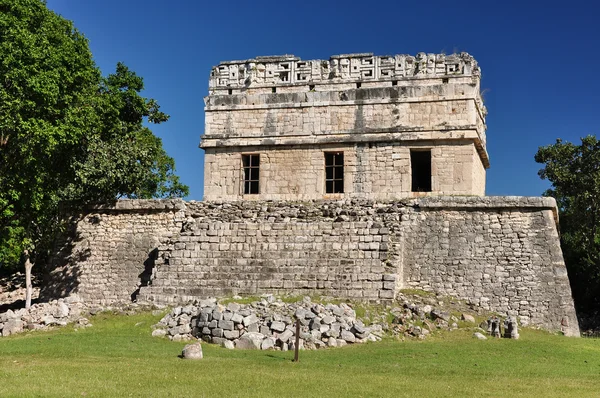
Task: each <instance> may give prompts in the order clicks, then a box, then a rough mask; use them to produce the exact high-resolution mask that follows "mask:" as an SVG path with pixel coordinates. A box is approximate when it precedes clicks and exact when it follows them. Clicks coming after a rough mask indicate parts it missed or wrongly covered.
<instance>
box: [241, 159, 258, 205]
mask: <svg viewBox="0 0 600 398" xmlns="http://www.w3.org/2000/svg"><path fill="white" fill-rule="evenodd" d="M242 165H243V167H244V195H258V193H259V186H258V181H259V179H260V178H259V173H260V155H259V154H250V155H242Z"/></svg>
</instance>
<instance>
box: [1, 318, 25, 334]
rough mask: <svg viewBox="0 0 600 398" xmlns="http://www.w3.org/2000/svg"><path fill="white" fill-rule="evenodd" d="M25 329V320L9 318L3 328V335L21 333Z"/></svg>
mask: <svg viewBox="0 0 600 398" xmlns="http://www.w3.org/2000/svg"><path fill="white" fill-rule="evenodd" d="M22 331H23V322H22V321H21V320H20V319H9V320H8V321H6V322H4V327H3V328H2V336H3V337H6V336H10V335H11V334H16V333H21V332H22Z"/></svg>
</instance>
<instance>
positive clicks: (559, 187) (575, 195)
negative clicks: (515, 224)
mask: <svg viewBox="0 0 600 398" xmlns="http://www.w3.org/2000/svg"><path fill="white" fill-rule="evenodd" d="M535 161H536V162H538V163H543V164H544V168H542V169H541V170H540V171H539V176H540V177H541V178H542V179H548V180H549V181H550V183H551V184H552V187H551V188H550V189H548V190H547V191H546V192H545V193H544V195H546V196H552V197H554V198H555V199H556V202H557V205H558V210H559V215H560V231H561V246H562V249H563V253H564V256H565V262H566V265H567V268H568V270H569V279H570V281H571V288H572V290H573V296H574V299H575V303H576V305H577V307H578V309H580V310H584V311H589V310H592V309H597V308H600V142H599V141H598V139H597V138H596V137H594V136H587V137H584V138H582V139H581V145H575V144H572V143H569V142H562V140H560V139H559V140H557V141H556V143H555V144H553V145H548V146H545V147H540V148H539V150H538V152H537V153H536V155H535Z"/></svg>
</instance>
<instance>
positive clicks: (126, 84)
mask: <svg viewBox="0 0 600 398" xmlns="http://www.w3.org/2000/svg"><path fill="white" fill-rule="evenodd" d="M143 88H144V86H143V80H142V78H141V77H139V76H137V75H136V74H135V73H133V72H132V71H130V70H129V69H128V68H127V67H126V66H125V65H123V64H121V63H119V64H118V65H117V68H116V72H115V73H114V74H111V75H109V76H108V77H106V78H103V77H102V76H101V74H100V71H99V69H98V68H97V66H96V65H95V63H94V61H93V59H92V54H91V52H90V50H89V46H88V42H87V40H86V38H85V37H84V36H83V35H82V34H81V33H79V32H78V31H77V30H76V29H75V28H74V27H73V24H72V23H71V22H70V21H68V20H66V19H64V18H62V17H60V16H58V15H56V14H55V13H53V12H52V11H50V10H48V8H47V7H46V4H45V2H44V1H42V0H0V267H9V266H14V264H18V263H24V264H25V269H26V274H27V276H28V277H29V276H30V273H31V267H32V266H33V264H34V263H36V262H41V261H43V260H44V259H45V257H46V256H47V255H48V253H49V250H50V247H51V244H52V241H53V239H54V238H55V235H56V233H57V231H58V230H59V229H60V227H61V223H60V214H59V205H60V204H61V203H68V204H69V206H71V208H73V209H76V208H77V207H81V206H83V205H85V204H86V203H88V202H93V201H105V200H110V199H116V198H120V197H131V198H150V197H177V196H184V195H186V194H187V192H188V188H187V187H186V186H185V185H183V184H181V183H180V181H179V179H178V177H177V176H176V175H175V174H174V161H173V159H172V158H170V157H169V156H168V155H167V154H166V153H165V151H164V149H163V148H162V142H161V140H160V139H159V138H158V137H156V136H154V135H153V134H152V131H151V130H150V129H149V128H148V127H146V126H145V125H144V123H145V122H150V123H162V122H165V121H166V120H168V118H169V117H168V115H166V114H165V113H163V112H161V111H160V108H159V106H158V104H157V102H156V101H155V100H153V99H148V98H144V97H142V96H141V95H140V92H141V91H142V90H143ZM29 279H30V278H28V280H29ZM30 290H31V289H30V283H28V293H29V292H30ZM28 298H29V299H28V300H27V303H28V304H27V305H29V303H30V295H28Z"/></svg>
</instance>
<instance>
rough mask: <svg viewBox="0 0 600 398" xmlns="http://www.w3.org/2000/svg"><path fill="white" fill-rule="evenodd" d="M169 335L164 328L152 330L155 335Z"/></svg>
mask: <svg viewBox="0 0 600 398" xmlns="http://www.w3.org/2000/svg"><path fill="white" fill-rule="evenodd" d="M166 335H167V331H166V330H164V329H156V330H153V331H152V336H153V337H165V336H166Z"/></svg>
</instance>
